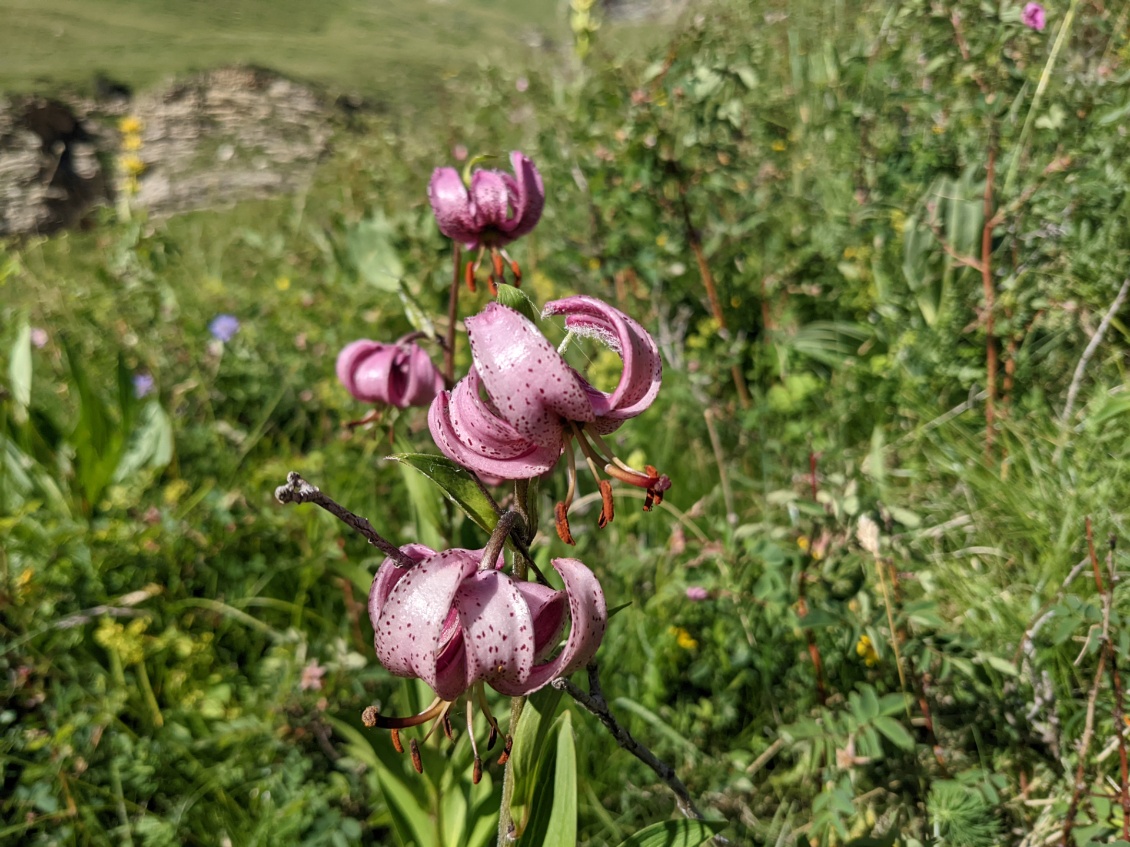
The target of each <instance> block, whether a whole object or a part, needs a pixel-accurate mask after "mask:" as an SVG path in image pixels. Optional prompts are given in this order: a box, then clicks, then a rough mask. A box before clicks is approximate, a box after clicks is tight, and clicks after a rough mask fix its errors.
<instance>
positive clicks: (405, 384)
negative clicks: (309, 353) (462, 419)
mask: <svg viewBox="0 0 1130 847" xmlns="http://www.w3.org/2000/svg"><path fill="white" fill-rule="evenodd" d="M411 339H412V336H405V337H404V338H402V339H400V340H399V341H397V342H395V343H393V344H383V343H381V342H379V341H370V340H368V339H367V338H366V339H362V340H360V341H354V342H352V343H351V344H347V345H346V346H345V348H344V349H342V351H341V353H339V354H338V357H337V378H338V379H339V380H340V381H341V384H342V385H344V386H345V389H346V390H347V391H348V392H349V393H350V394H352V395H353V396H354V397H356V398H357V399H358V400H361V401H362V402H365V403H383V404H386V405H389V406H396V407H397V408H398V409H404V408H407V407H408V406H427V405H428V404H429V403H431V402H432V399H433V398H434V397H435V396H436V394H437V393H438V392H439V391H441V390H442V389H443V376H442V375H441V374H440V372H439V371H438V370H437V369H436V366H435V365H434V364H432V360H431V359H430V358H428V354H427V353H425V352H424V350H423V349H421V348H420V346H419V345H418V344H415V343H414V342H413V341H412V340H411Z"/></svg>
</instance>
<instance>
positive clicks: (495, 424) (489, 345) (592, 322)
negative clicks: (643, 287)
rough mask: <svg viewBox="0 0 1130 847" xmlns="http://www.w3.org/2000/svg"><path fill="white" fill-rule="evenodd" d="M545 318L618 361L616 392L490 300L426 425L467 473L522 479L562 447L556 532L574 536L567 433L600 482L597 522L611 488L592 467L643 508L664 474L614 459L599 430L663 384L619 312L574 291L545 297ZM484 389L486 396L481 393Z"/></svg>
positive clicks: (650, 343)
mask: <svg viewBox="0 0 1130 847" xmlns="http://www.w3.org/2000/svg"><path fill="white" fill-rule="evenodd" d="M543 315H544V316H551V315H564V316H565V328H566V329H567V330H568V331H569V332H571V333H573V334H576V335H588V336H595V337H596V338H598V339H599V340H601V341H602V342H604V343H605V344H607V345H608V346H609V347H611V348H612V349H613V350H614V351H615V352H616V353H618V354H619V355H620V358H621V359H622V360H623V364H624V367H623V371H622V372H621V374H620V381H619V383H618V385H617V386H616V388H615V390H613V391H612V392H611V393H605V392H603V391H600V390H599V389H597V388H595V387H593V386H592V385H590V384H589V382H588V381H587V380H586V379H585V378H584V377H582V376H581V375H580V374H579V373H577V372H576V371H575V370H573V368H571V367H570V366H569V365H568V364H567V363H566V362H565V360H564V358H562V356H561V354H560V353H558V352H557V350H556V349H554V347H553V346H552V345H551V344H550V343H549V341H548V340H546V338H545V336H543V335H542V334H541V332H540V331H539V330H538V328H537V327H536V326H535V325H534V324H533V323H532V322H531V321H530V320H528V319H527V318H525V317H523V316H522V315H521V314H519V313H518V312H516V311H515V310H513V309H510V308H508V307H506V306H503V305H501V304H499V303H489V304H488V305H487V306H486V308H485V309H484V310H483V311H482V312H481V313H479V314H478V315H475V316H473V317H469V318H467V320H466V326H467V335H468V337H469V338H470V342H471V354H472V357H473V358H474V365H473V367H472V368H471V371H470V372H469V373H468V374H467V376H466V377H464V378H463V379H462V380H460V381H459V382H458V383H456V385H455V387H454V388H453V389H452V390H451V391H445V392H443V393H441V394H439V395H437V396H436V399H435V400H434V401H433V402H432V407H431V410H430V411H429V413H428V424H429V426H430V428H431V432H432V437H433V438H434V439H435V442H436V444H437V446H438V447H439V449H440V450H441V451H443V453H444V454H445V455H446V456H447V457H448V458H450V459H452V460H453V461H455V462H458V463H459V464H461V465H463V466H464V467H466V468H469V469H470V470H473V471H475V472H476V473H481V474H488V475H491V476H495V477H501V478H503V479H530V478H532V477H535V476H540V475H541V474H543V473H545V472H546V471H548V470H549V469H550V468H552V467H553V466H554V465H555V464H557V460H558V458H559V457H560V456H561V453H562V452H564V453H565V455H566V459H567V461H568V465H569V488H568V493H567V494H566V497H565V500H564V501H563V502H560V503H558V504H557V513H556V518H557V533H558V535H559V536H560V537H561V539H562V540H563V541H565V542H566V543H568V544H571V543H573V539H572V535H571V533H570V531H569V522H568V510H569V506H570V504H571V503H572V501H573V495H574V493H575V490H576V464H575V459H574V456H573V450H572V441H573V439H576V441H577V444H578V446H579V447H580V448H581V452H582V453H583V454H584V457H585V460H586V462H587V463H588V466H589V469H590V470H591V471H592V473H593V475H594V476H595V477H596V479H597V480H598V482H599V485H600V491H601V496H602V502H603V506H602V509H601V514H600V526H602V527H603V526H604V525H605V524H607V523H608V522H609V521H611V520H612V517H613V508H612V487H611V484H610V483H609V481H608V480H606V479H603V478H602V477H601V474H600V470H601V469H603V472H604V473H605V474H607V475H608V476H610V477H612V478H614V479H617V480H620V481H621V482H625V483H628V484H629V485H634V486H636V487H638V488H643V489H645V490H646V491H647V498H646V499H645V500H644V510H645V511H647V510H650V509H651V507H652V505H653V504H654V503H658V502H661V501H662V500H663V492H664V491H666V490H667V489H668V488H670V487H671V481H670V480H669V479H668V478H667V477H666V476H665V475H660V474H659V473H658V472H657V471H656V469H655V468H654V467H652V466H650V465H648V466H647V467H646V468H645V469H644V470H643V471H639V470H636V469H635V468H632V467H629V466H628V465H627V464H625V463H624V462H622V461H621V460H620V459H619V458H617V457H616V456H615V454H614V453H613V452H612V450H611V448H610V447H609V445H608V444H607V443H606V442H605V441H604V439H603V438H602V436H604V435H607V434H608V433H610V432H612V431H613V430H615V429H616V428H617V427H619V426H620V425H621V424H622V423H623V422H624V421H625V420H627V419H628V418H632V417H635V416H636V415H638V414H640V413H641V412H643V411H644V410H645V409H647V408H648V406H650V405H651V403H652V401H653V400H654V399H655V396H656V394H658V392H659V386H660V383H661V382H662V370H663V369H662V363H661V360H660V358H659V350H658V349H657V348H656V345H655V341H654V339H653V338H652V337H651V336H650V335H649V334H648V333H647V331H646V330H644V328H643V327H641V326H640V325H639V324H638V323H636V322H635V321H634V320H632V319H631V318H629V317H628V316H627V315H625V314H624V313H623V312H621V311H620V310H619V309H616V308H614V307H612V306H609V305H608V304H607V303H604V302H602V301H600V300H597V299H596V298H595V297H587V296H583V295H577V296H574V297H566V298H564V299H562V300H555V301H552V302H550V303H548V304H547V305H546V307H545V310H544V312H543ZM484 391H485V397H484V396H483V395H484Z"/></svg>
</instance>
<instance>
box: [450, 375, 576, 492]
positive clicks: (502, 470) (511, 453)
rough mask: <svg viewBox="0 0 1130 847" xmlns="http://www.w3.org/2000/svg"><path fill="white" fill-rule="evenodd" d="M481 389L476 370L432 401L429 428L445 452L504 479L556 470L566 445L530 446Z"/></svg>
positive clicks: (457, 460)
mask: <svg viewBox="0 0 1130 847" xmlns="http://www.w3.org/2000/svg"><path fill="white" fill-rule="evenodd" d="M480 384H481V382H480V379H479V375H478V371H477V370H476V369H475V368H474V367H472V368H471V371H470V372H469V373H468V374H467V376H465V377H464V378H463V379H461V380H459V382H457V383H456V384H455V387H454V388H453V389H452V390H451V391H444V392H441V393H440V394H438V395H436V398H435V400H433V401H432V407H431V409H430V410H429V411H428V427H429V429H430V430H431V433H432V438H433V439H434V440H435V443H436V446H438V447H439V449H440V451H442V452H443V454H444V455H445V456H447V457H448V458H449V459H451V460H452V461H454V462H457V463H459V464H460V465H463V466H464V467H466V468H469V469H471V470H473V471H474V472H475V473H477V474H480V475H486V476H489V477H496V478H500V479H531V478H533V477H535V476H540V475H541V474H543V473H545V472H546V471H547V470H549V469H550V468H552V467H553V466H554V465H555V464H556V463H557V459H558V457H559V456H560V455H561V448H562V441H561V440H560V439H559V440H558V441H557V443H556V444H546V445H539V444H535V443H533V442H532V441H528V440H527V439H526V438H524V437H523V436H522V435H520V434H519V433H518V432H517V431H516V430H515V429H514V428H513V427H512V426H510V424H508V423H507V422H506V421H504V420H502V418H500V417H499V416H498V415H497V413H496V412H495V410H493V409H492V408H491V406H490V404H488V402H487V401H485V400H483V398H482V397H480V396H479V387H480Z"/></svg>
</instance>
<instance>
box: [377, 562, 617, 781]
mask: <svg viewBox="0 0 1130 847" xmlns="http://www.w3.org/2000/svg"><path fill="white" fill-rule="evenodd" d="M400 549H401V550H402V551H403V552H404V553H405V554H406V555H407V556H408V557H409V558H410V559H413V560H414V561H416V562H418V564H416V565H415V566H413V567H410V568H404V567H400V566H399V565H397V564H396V563H395V562H394V561H393V560H392V559H385V561H384V563H383V564H382V565H381V567H380V569H379V570H378V571H377V575H376V578H375V579H374V580H373V586H372V589H371V590H370V592H369V618H370V620H371V621H372V623H373V631H374V644H375V646H376V650H377V658H378V659H379V660H380V662H381V664H382V665H384V667H385V668H386V669H387V670H389V671H390V672H391V673H393V674H396V675H397V676H404V677H415V678H419V679H422V680H424V681H425V682H426V683H428V685H430V686H431V687H432V688H433V689H434V690H435V692H436V695H437V697H436V700H435V701H434V702H433V703H432V704H431V705H430V706H429V707H428V708H427V709H425V710H424V711H423V712H421V713H420V714H418V715H413V716H411V717H404V718H400V717H386V716H382V715H380V714H379V713H376V711H375V710H373V711H372V712H369V713H368V715H367V716H366V723H367V724H368V725H370V726H379V727H384V728H386V729H391V730H393V731H394V735H393V744H394V746H396V747H397V748H398V749H402V748H401V747H400V739H399V736H398V735H397V734H396V733H397V732H398V731H399V730H400V729H404V728H407V727H412V726H419V725H420V724H423V723H426V722H428V721H432V720H435V721H436V722H441V721H442V722H443V723H444V726H445V730H446V727H447V726H448V725H449V718H448V712H449V711H450V710H451V707H452V705H453V704H454V702H455V701H456V700H457V699H458V698H459V697H460V696H461V695H463V694H464V693H466V692H467V691H469V690H470V689H472V688H476V689H477V695H476V696H475V697H474V698H473V699H475V700H477V701H478V703H479V705H480V708H481V709H482V710H483V711H484V714H485V716H486V718H487V722H488V724H489V725H490V727H491V741H490V742H489V743H490V744H493V739H494V738H496V737H497V732H498V724H497V722H496V721H495V720H494V718H493V717H492V716H491V714H490V712H489V710H488V709H487V707H486V700H485V698H483V697H482V692H481V690H478V688H479V686H481V685H482V684H483V683H486V684H488V685H490V686H491V687H492V688H494V689H495V690H496V691H499V692H501V693H502V694H505V695H507V696H511V697H514V696H519V695H525V694H530V693H531V692H533V691H537V690H538V689H539V688H542V687H543V686H545V685H547V684H548V683H549V682H551V681H552V680H554V679H557V678H558V677H561V676H567V675H568V674H570V673H572V672H573V671H575V670H577V669H578V668H581V667H584V666H585V665H586V664H588V662H589V661H590V660H591V659H592V657H593V656H594V655H595V654H596V651H597V648H598V647H599V646H600V642H601V639H602V638H603V637H604V630H605V626H606V624H607V621H608V610H607V607H606V605H605V602H604V592H603V590H602V589H601V587H600V583H599V582H598V581H597V579H596V577H595V576H594V575H593V573H592V571H590V570H589V569H588V568H587V567H586V566H585V565H584V564H583V563H582V562H580V561H579V560H577V559H554V560H553V562H552V564H553V568H554V569H555V570H556V571H557V572H558V573H559V574H560V575H561V578H562V579H563V580H564V582H565V589H564V590H563V591H556V590H554V589H552V588H550V587H548V586H546V585H541V584H539V583H535V582H526V581H522V580H515V579H513V578H511V577H510V576H509V575H508V574H505V573H502V571H501V570H500V568H501V567H502V564H503V559H502V556H501V554H499V556H498V558H497V559H496V560H495V561H494V562H487V561H485V558H484V556H485V555H488V554H486V553H485V551H483V550H462V549H454V550H445V551H444V552H442V553H436V552H435V551H434V550H431V549H429V548H428V547H425V546H423V545H422V544H408V545H406V546H404V547H402V548H400ZM566 611H568V615H569V618H570V625H569V634H568V638H567V639H566V641H565V646H564V647H563V648H562V649H561V650H560V652H557V654H556V655H555V656H554V655H553V653H554V652H555V650H556V648H557V644H558V641H559V639H560V637H561V633H562V630H563V629H564V622H565V616H566ZM472 718H473V714H472V706H471V704H470V702H468V705H467V722H468V731H469V734H470V736H471V739H472V741H471V743H472V747H473V748H474V749H475V772H476V775H478V774H480V773H481V761H480V759H479V755H478V748H477V745H476V744H475V740H474V733H473V732H471V731H470V729H471V726H472ZM508 741H509V739H508ZM505 755H506V754H505V753H504V757H505ZM418 762H419V759H418V752H417V750H416V747H415V742H414V741H413V763H414V764H416V765H417V770H420V766H419V764H418ZM475 781H476V782H477V781H478V780H477V779H476V780H475Z"/></svg>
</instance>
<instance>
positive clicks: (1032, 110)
mask: <svg viewBox="0 0 1130 847" xmlns="http://www.w3.org/2000/svg"><path fill="white" fill-rule="evenodd" d="M1078 5H1079V0H1071V6H1070V7H1069V8H1068V9H1067V14H1066V15H1064V16H1063V23H1062V24H1060V27H1059V32H1058V33H1056V37H1055V44H1053V45H1052V52H1051V55H1049V56H1048V61H1047V63H1045V65H1044V70H1043V73H1041V74H1040V81H1039V83H1037V85H1036V93H1035V94H1033V95H1032V105H1031V106H1029V107H1028V115H1027V116H1026V117H1025V118H1024V126H1023V127H1022V128H1021V129H1020V137H1019V138H1018V139H1017V141H1016V149H1015V150H1013V151H1012V161H1011V162H1009V165H1008V176H1006V177H1005V180H1004V191H1003V194H1002V196H1004V197H1008V196H1009V192H1010V191H1011V190H1012V183H1013V182H1014V181H1015V180H1016V173H1017V171H1019V170H1020V157H1021V156H1022V155H1023V153H1024V145H1025V143H1026V142H1027V140H1028V133H1029V132H1030V131H1031V129H1032V123H1033V121H1034V120H1035V118H1036V111H1037V109H1039V107H1040V101H1041V100H1042V99H1043V96H1044V91H1045V90H1046V89H1047V87H1048V80H1050V79H1051V76H1052V68H1054V67H1055V63H1056V60H1057V59H1058V58H1059V51H1060V50H1062V49H1063V45H1064V43H1065V42H1066V41H1067V35H1068V33H1069V32H1071V23H1072V21H1074V20H1075V8H1076V7H1077V6H1078Z"/></svg>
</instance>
